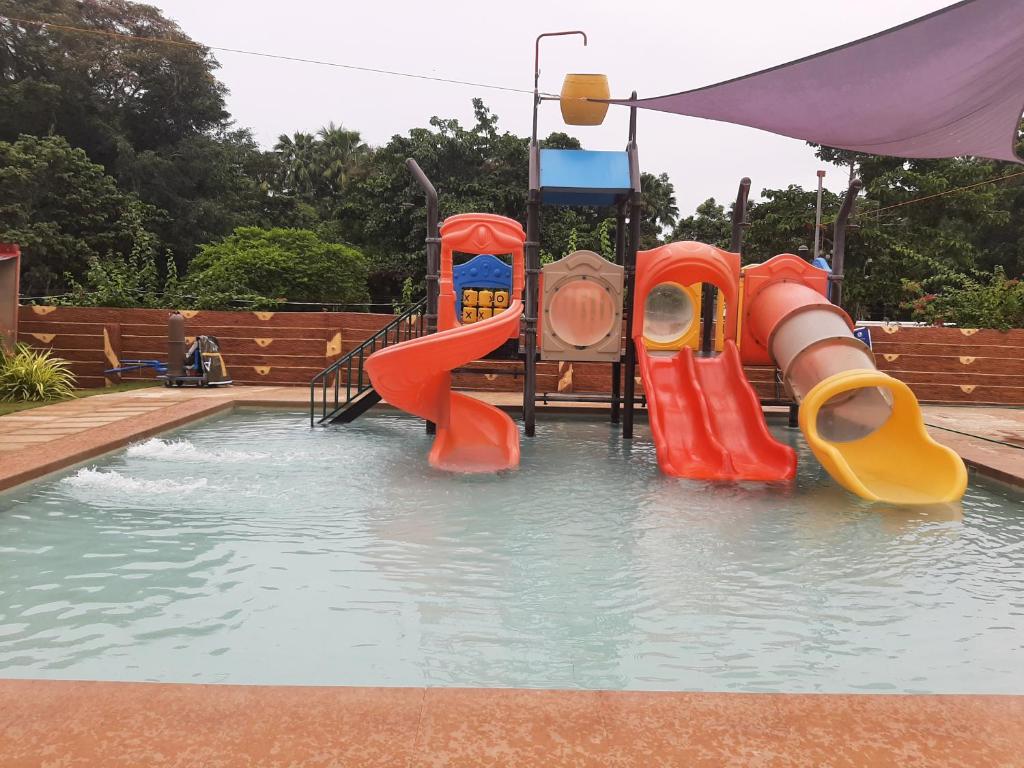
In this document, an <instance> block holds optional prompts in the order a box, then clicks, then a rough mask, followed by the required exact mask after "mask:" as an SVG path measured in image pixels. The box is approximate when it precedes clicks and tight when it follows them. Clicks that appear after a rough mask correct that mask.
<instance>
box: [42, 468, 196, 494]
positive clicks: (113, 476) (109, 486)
mask: <svg viewBox="0 0 1024 768" xmlns="http://www.w3.org/2000/svg"><path fill="white" fill-rule="evenodd" d="M61 482H62V483H65V484H67V485H70V486H72V487H74V488H88V489H96V490H100V491H115V492H117V493H175V494H181V493H192V492H193V491H195V490H197V489H199V488H205V487H206V478H205V477H198V478H191V477H187V478H184V479H183V480H171V479H167V478H165V479H161V480H142V479H140V478H137V477H129V476H127V475H122V474H121V473H120V472H118V471H117V470H110V471H107V472H105V471H103V470H99V469H93V468H92V467H84V468H83V469H80V470H78V471H77V472H76V473H75V474H73V475H71V477H65V478H64V479H63V480H62V481H61Z"/></svg>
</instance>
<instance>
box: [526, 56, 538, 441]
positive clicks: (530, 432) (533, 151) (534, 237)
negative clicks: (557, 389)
mask: <svg viewBox="0 0 1024 768" xmlns="http://www.w3.org/2000/svg"><path fill="white" fill-rule="evenodd" d="M537 39H538V42H539V40H540V38H537ZM539 274H540V148H539V147H538V145H537V141H536V139H534V140H533V141H531V142H530V191H529V197H528V198H527V202H526V296H525V300H526V308H525V310H526V312H525V314H526V317H525V323H524V326H525V327H524V329H523V368H524V370H523V431H524V432H525V433H526V436H527V437H533V436H534V434H535V433H536V428H537V427H536V413H535V411H536V407H537V403H536V399H537V303H538V302H537V298H538V297H537V276H538V275H539Z"/></svg>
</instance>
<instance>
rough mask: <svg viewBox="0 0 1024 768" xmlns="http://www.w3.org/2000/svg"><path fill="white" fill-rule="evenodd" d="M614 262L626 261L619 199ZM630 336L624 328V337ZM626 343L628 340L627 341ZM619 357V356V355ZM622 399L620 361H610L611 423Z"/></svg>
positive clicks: (623, 207)
mask: <svg viewBox="0 0 1024 768" xmlns="http://www.w3.org/2000/svg"><path fill="white" fill-rule="evenodd" d="M615 263H616V264H618V265H619V266H620V267H621V266H624V265H625V263H626V202H625V201H620V202H619V204H618V206H617V207H616V209H615ZM629 336H630V333H629V328H628V327H627V328H626V338H627V339H628V338H629ZM627 343H628V341H627ZM620 359H621V356H620ZM621 401H622V363H621V362H615V363H612V408H611V411H612V414H611V418H612V424H618V423H619V403H620V402H621Z"/></svg>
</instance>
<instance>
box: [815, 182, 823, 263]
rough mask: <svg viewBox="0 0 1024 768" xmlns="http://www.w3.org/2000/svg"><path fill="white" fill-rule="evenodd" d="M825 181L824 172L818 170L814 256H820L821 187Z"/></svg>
mask: <svg viewBox="0 0 1024 768" xmlns="http://www.w3.org/2000/svg"><path fill="white" fill-rule="evenodd" d="M824 181H825V172H824V171H818V206H817V208H816V209H815V214H814V258H818V257H819V256H821V189H822V185H823V184H824Z"/></svg>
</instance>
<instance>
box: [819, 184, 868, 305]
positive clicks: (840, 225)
mask: <svg viewBox="0 0 1024 768" xmlns="http://www.w3.org/2000/svg"><path fill="white" fill-rule="evenodd" d="M863 187H864V183H863V182H862V181H861V180H860V179H853V180H852V181H851V182H850V187H849V189H847V190H846V196H845V197H844V198H843V204H842V206H840V208H839V215H838V216H836V223H835V226H834V227H833V230H832V274H831V275H829V277H828V280H829V286H830V288H831V290H830V291H829V299H830V300H831V301H832V303H833V304H835V305H836V306H837V307H841V306H842V305H843V262H844V261H845V260H846V231H847V230H848V229H849V228H850V219H851V218H852V217H853V212H854V208H855V206H856V204H857V195H858V194H860V191H861V189H862V188H863Z"/></svg>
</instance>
